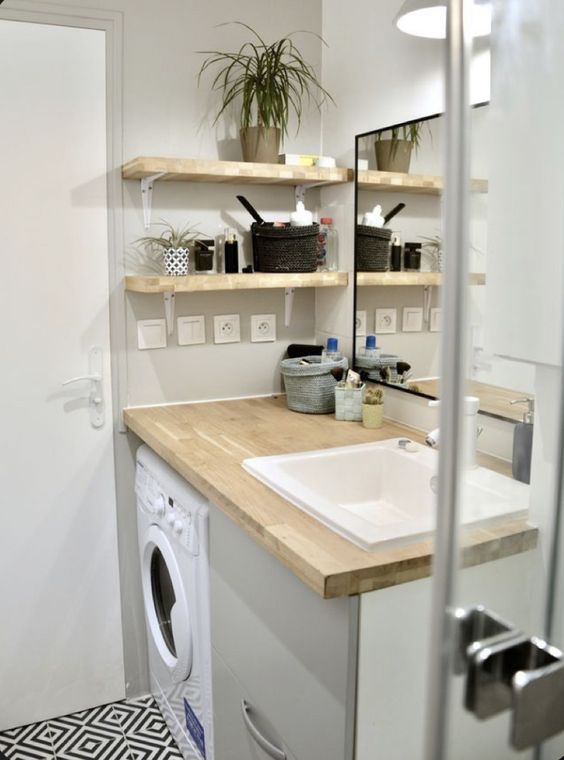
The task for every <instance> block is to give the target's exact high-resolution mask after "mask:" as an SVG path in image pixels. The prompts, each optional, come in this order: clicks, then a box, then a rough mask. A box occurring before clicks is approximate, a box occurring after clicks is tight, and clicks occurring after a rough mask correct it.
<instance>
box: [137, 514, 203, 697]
mask: <svg viewBox="0 0 564 760" xmlns="http://www.w3.org/2000/svg"><path fill="white" fill-rule="evenodd" d="M143 597H144V601H145V614H146V616H147V621H148V626H149V630H150V632H151V635H152V638H153V641H154V643H155V646H156V648H157V650H158V652H159V655H160V657H161V659H162V661H163V663H164V664H165V666H166V667H167V669H168V671H169V673H170V675H171V678H172V681H173V682H174V683H179V682H180V681H185V680H186V679H187V678H189V677H190V673H191V671H192V647H193V641H192V624H191V619H190V610H189V607H188V601H187V597H186V593H185V589H184V582H183V580H182V574H181V573H180V569H179V567H178V562H177V560H176V557H175V555H174V550H173V548H172V546H171V544H170V542H169V540H168V538H167V537H166V535H165V534H164V533H163V531H162V530H161V529H160V528H159V527H158V526H156V525H151V527H150V528H149V529H148V531H147V533H146V534H145V542H144V550H143Z"/></svg>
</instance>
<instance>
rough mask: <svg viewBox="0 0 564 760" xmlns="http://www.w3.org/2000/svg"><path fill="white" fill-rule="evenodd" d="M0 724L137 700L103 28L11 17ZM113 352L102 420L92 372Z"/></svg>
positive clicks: (0, 149)
mask: <svg viewBox="0 0 564 760" xmlns="http://www.w3.org/2000/svg"><path fill="white" fill-rule="evenodd" d="M0 71H2V76H1V77H0V102H1V103H2V117H1V120H0V165H1V166H2V182H0V209H2V224H1V226H0V248H1V251H2V274H1V277H0V325H1V326H2V338H1V346H2V351H1V356H2V372H1V373H0V419H1V421H2V427H1V432H0V483H1V484H2V493H1V496H0V507H1V509H0V514H1V517H2V525H1V529H0V599H1V605H2V613H1V614H2V623H1V625H0V652H1V656H0V730H3V729H7V728H9V727H12V726H15V725H20V724H26V723H32V722H34V721H38V720H42V719H46V718H50V717H53V716H57V715H64V714H67V713H70V712H74V711H77V710H80V709H84V708H87V707H92V706H93V705H97V704H102V703H105V702H111V701H113V700H116V699H120V698H122V697H123V696H124V689H125V686H124V675H123V655H122V632H121V617H120V592H119V574H118V559H117V528H116V502H115V484H114V455H113V434H112V406H111V387H110V342H109V313H108V292H109V286H108V231H107V207H106V206H107V202H106V173H107V170H106V106H105V98H106V93H105V87H106V83H105V77H106V64H105V33H104V32H102V31H97V30H89V29H74V28H67V27H58V26H51V25H49V26H48V25H43V24H32V23H23V22H21V23H20V22H14V21H4V20H0ZM93 346H99V347H100V348H101V366H102V371H103V378H102V381H101V383H100V384H99V386H100V387H98V390H97V393H98V394H99V393H100V392H101V393H103V396H104V399H105V424H104V425H103V426H101V427H94V426H93V424H92V420H91V415H90V407H89V403H90V401H89V398H90V395H91V392H92V383H91V382H89V381H83V382H77V383H73V384H72V385H69V386H66V387H65V388H63V386H62V383H63V382H64V381H65V380H67V379H69V378H72V377H76V376H78V375H85V374H87V373H88V371H89V367H88V362H89V352H90V349H91V348H92V347H93Z"/></svg>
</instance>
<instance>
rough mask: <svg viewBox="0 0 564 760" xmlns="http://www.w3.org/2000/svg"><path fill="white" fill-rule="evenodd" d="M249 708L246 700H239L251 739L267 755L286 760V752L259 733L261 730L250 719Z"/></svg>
mask: <svg viewBox="0 0 564 760" xmlns="http://www.w3.org/2000/svg"><path fill="white" fill-rule="evenodd" d="M251 710H252V707H251V706H250V705H249V704H248V702H247V701H246V700H245V699H243V701H242V702H241V712H242V713H243V720H244V722H245V726H246V727H247V731H248V732H249V733H250V735H251V736H252V737H253V739H254V740H255V741H256V743H257V744H258V745H259V747H260V748H261V749H263V750H264V751H265V752H266V754H267V755H269V756H270V757H272V758H273V759H274V760H286V753H285V752H284V750H281V749H280V748H279V747H277V746H276V745H275V744H272V742H269V741H268V739H267V738H266V737H265V736H263V735H262V734H261V732H260V731H259V730H258V728H257V727H256V726H255V724H254V723H253V721H252V720H251V715H250V713H251Z"/></svg>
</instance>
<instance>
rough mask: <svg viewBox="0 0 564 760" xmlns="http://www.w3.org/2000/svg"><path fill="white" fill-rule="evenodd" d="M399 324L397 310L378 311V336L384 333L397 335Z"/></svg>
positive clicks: (375, 328)
mask: <svg viewBox="0 0 564 760" xmlns="http://www.w3.org/2000/svg"><path fill="white" fill-rule="evenodd" d="M397 322H398V310H397V309H376V321H375V323H374V332H375V333H376V335H380V334H382V333H395V332H396V331H397Z"/></svg>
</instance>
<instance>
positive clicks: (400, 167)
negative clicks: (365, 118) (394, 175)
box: [374, 121, 426, 174]
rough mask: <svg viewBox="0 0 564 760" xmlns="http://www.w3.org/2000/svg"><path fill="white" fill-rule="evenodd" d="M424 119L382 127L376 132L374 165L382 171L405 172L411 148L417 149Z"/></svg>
mask: <svg viewBox="0 0 564 760" xmlns="http://www.w3.org/2000/svg"><path fill="white" fill-rule="evenodd" d="M425 124H426V122H424V121H414V122H412V123H411V124H404V125H403V126H401V127H395V128H394V129H384V130H382V131H381V132H377V133H376V144H375V146H374V147H375V149H376V166H377V168H378V169H379V170H380V171H383V172H401V173H404V174H407V172H408V171H409V163H410V161H411V153H412V151H413V148H414V147H415V150H418V148H419V146H420V145H421V136H422V133H423V127H424V125H425Z"/></svg>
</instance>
